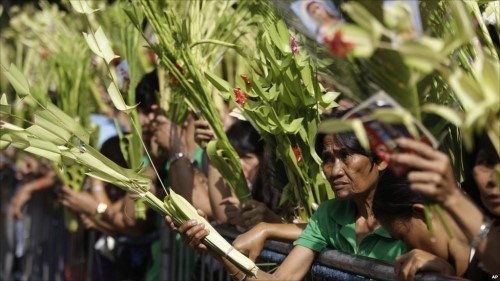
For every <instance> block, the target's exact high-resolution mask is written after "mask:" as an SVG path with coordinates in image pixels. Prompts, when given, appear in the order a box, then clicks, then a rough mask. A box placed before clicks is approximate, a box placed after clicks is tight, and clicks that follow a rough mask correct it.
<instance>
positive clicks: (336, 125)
mask: <svg viewBox="0 0 500 281" xmlns="http://www.w3.org/2000/svg"><path fill="white" fill-rule="evenodd" d="M347 131H354V133H355V134H356V136H357V137H358V140H359V143H360V144H361V146H363V148H364V149H366V150H369V149H370V143H369V141H368V135H367V134H366V131H365V128H364V126H363V122H362V121H361V120H359V119H351V120H342V119H328V120H325V121H323V122H321V123H320V125H319V126H318V133H324V134H336V133H341V132H347Z"/></svg>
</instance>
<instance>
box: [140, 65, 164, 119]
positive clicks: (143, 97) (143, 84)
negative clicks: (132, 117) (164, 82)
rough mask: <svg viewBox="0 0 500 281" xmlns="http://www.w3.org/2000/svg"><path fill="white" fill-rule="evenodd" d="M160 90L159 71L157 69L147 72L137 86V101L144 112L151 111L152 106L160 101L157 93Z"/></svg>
mask: <svg viewBox="0 0 500 281" xmlns="http://www.w3.org/2000/svg"><path fill="white" fill-rule="evenodd" d="M159 91H160V82H159V80H158V73H157V71H156V69H155V70H153V71H151V72H149V73H146V74H145V75H144V76H143V77H142V78H141V81H139V84H137V87H136V88H135V102H136V103H137V104H138V105H137V107H138V108H139V109H140V110H141V111H142V112H144V113H150V112H151V106H152V105H153V104H157V103H158V98H157V93H158V92H159Z"/></svg>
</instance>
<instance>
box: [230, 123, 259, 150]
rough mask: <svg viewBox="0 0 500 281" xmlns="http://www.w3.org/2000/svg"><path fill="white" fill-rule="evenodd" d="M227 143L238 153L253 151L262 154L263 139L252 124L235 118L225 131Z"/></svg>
mask: <svg viewBox="0 0 500 281" xmlns="http://www.w3.org/2000/svg"><path fill="white" fill-rule="evenodd" d="M226 135H227V138H228V139H229V143H230V144H231V145H232V146H233V147H234V149H235V150H236V151H237V152H238V153H255V154H257V155H258V156H262V153H263V152H264V141H263V140H262V139H261V137H260V135H259V133H258V132H257V130H255V128H254V127H253V126H252V124H251V123H250V122H248V121H244V120H237V121H236V122H235V123H234V124H233V125H231V127H229V129H228V130H227V132H226Z"/></svg>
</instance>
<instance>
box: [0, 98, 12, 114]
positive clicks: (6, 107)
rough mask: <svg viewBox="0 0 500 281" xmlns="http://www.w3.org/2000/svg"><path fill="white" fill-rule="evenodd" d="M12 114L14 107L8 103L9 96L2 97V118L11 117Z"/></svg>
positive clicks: (0, 106) (0, 111) (0, 101)
mask: <svg viewBox="0 0 500 281" xmlns="http://www.w3.org/2000/svg"><path fill="white" fill-rule="evenodd" d="M11 112H12V107H11V106H10V105H9V103H8V101H7V95H6V94H2V96H1V97H0V118H4V117H6V116H10V114H11Z"/></svg>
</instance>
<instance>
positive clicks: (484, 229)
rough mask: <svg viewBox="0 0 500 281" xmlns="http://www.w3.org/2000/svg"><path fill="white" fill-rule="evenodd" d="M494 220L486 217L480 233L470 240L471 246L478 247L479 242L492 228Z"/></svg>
mask: <svg viewBox="0 0 500 281" xmlns="http://www.w3.org/2000/svg"><path fill="white" fill-rule="evenodd" d="M491 224H492V221H491V220H489V219H485V222H484V223H483V224H482V225H481V227H480V228H479V233H478V234H477V235H476V237H475V238H474V239H473V240H472V241H471V242H470V247H471V248H473V249H476V248H477V247H478V246H479V244H481V242H482V241H483V240H484V238H486V236H487V235H488V233H489V232H490V229H491Z"/></svg>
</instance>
